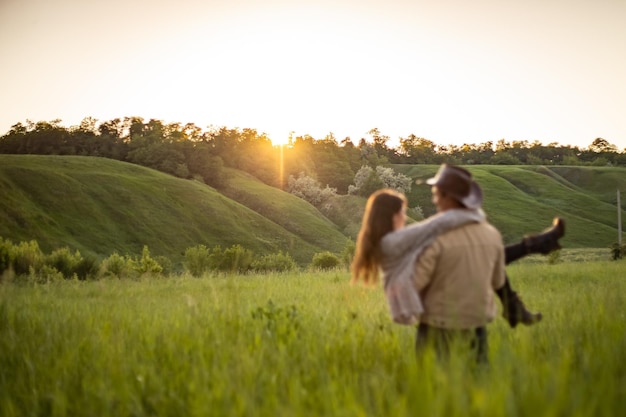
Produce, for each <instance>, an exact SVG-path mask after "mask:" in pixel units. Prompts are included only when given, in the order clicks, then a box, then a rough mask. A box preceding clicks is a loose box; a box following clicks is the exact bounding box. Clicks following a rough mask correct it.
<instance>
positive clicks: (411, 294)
mask: <svg viewBox="0 0 626 417" xmlns="http://www.w3.org/2000/svg"><path fill="white" fill-rule="evenodd" d="M481 197H482V196H481ZM480 202H482V198H481V199H480ZM479 206H480V204H479V205H478V207H479ZM406 209H407V200H406V197H405V196H404V195H403V194H401V193H398V192H396V191H394V190H390V189H384V190H379V191H377V192H375V193H374V194H372V195H371V196H370V198H369V199H368V201H367V205H366V208H365V213H364V215H363V222H362V225H361V230H360V232H359V236H358V238H357V243H356V253H355V257H354V259H353V262H352V281H353V282H356V281H358V280H363V281H364V282H365V283H366V284H374V283H377V282H378V280H379V271H380V270H382V273H383V277H384V286H385V293H386V295H387V299H388V302H389V306H390V309H391V313H392V316H393V319H394V321H396V322H398V323H401V324H414V323H415V322H416V321H417V319H418V317H419V314H420V313H421V312H423V308H422V305H421V302H420V299H419V295H418V294H417V291H416V290H415V288H414V286H413V273H414V269H415V260H416V259H417V256H419V254H420V253H421V251H422V250H423V249H424V248H425V247H426V246H428V244H429V243H430V242H432V241H433V240H434V239H435V238H436V237H437V236H438V235H439V234H441V233H444V232H445V231H447V230H451V229H453V228H455V227H458V226H460V225H462V224H465V223H467V222H476V221H481V220H483V219H484V218H485V214H484V212H483V211H482V210H481V209H480V208H475V207H474V208H468V209H462V210H450V211H448V212H444V213H439V214H436V215H434V216H431V217H429V218H428V219H426V220H423V221H421V222H418V223H414V224H411V225H409V226H407V227H405V223H406ZM564 231H565V228H564V222H563V220H562V219H561V218H555V219H554V222H553V225H552V227H551V228H549V229H547V230H546V231H544V232H542V233H541V234H538V235H534V236H528V237H525V238H523V239H522V241H521V242H519V243H517V244H513V245H508V246H506V248H505V263H506V264H508V263H510V262H513V261H515V260H517V259H519V258H521V257H523V256H526V255H528V254H531V253H541V254H547V253H549V252H551V251H553V250H556V249H560V245H559V243H558V239H559V238H561V237H562V236H563V234H564ZM497 295H498V297H499V298H500V300H501V302H502V305H503V316H504V317H505V318H506V319H507V321H508V322H509V324H510V325H511V327H515V326H516V325H517V324H518V323H523V324H526V325H530V324H533V323H536V322H538V321H540V320H541V318H542V315H541V314H540V313H531V312H529V311H528V310H527V309H526V307H525V306H524V304H523V303H522V301H521V299H520V298H519V297H518V295H517V294H516V293H515V292H514V291H513V290H512V288H511V286H510V284H509V280H508V277H506V281H505V285H504V286H503V287H502V288H500V289H499V290H498V291H497Z"/></svg>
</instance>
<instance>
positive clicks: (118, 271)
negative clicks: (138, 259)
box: [100, 252, 136, 278]
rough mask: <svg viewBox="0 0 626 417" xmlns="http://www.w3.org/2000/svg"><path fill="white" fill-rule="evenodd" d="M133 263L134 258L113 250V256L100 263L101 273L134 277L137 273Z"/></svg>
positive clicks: (106, 275)
mask: <svg viewBox="0 0 626 417" xmlns="http://www.w3.org/2000/svg"><path fill="white" fill-rule="evenodd" d="M133 263H134V262H133V261H132V259H129V258H127V257H126V256H122V255H120V254H118V253H117V252H113V254H112V255H111V256H109V257H108V258H106V259H105V260H103V261H102V264H101V265H100V275H102V276H104V277H111V276H113V277H117V278H129V277H132V276H134V275H136V273H135V268H134V267H133Z"/></svg>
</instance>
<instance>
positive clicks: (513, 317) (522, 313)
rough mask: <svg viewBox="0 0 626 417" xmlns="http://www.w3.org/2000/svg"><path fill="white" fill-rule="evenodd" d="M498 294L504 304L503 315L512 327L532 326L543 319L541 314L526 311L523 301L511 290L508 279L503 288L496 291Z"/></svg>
mask: <svg viewBox="0 0 626 417" xmlns="http://www.w3.org/2000/svg"><path fill="white" fill-rule="evenodd" d="M496 294H498V297H499V298H500V302H502V315H503V316H504V318H505V319H506V320H507V321H508V322H509V325H510V326H511V327H515V326H517V325H518V324H519V323H522V324H525V325H526V326H530V325H531V324H535V323H539V322H540V321H541V319H542V318H543V315H542V314H541V313H532V312H530V311H528V310H527V309H526V306H525V305H524V303H523V302H522V299H521V298H520V297H519V295H517V293H516V292H515V291H513V289H512V288H511V285H510V284H509V280H508V277H507V279H506V280H505V281H504V285H503V286H502V288H499V289H497V290H496Z"/></svg>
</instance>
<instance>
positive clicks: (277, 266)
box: [251, 252, 298, 272]
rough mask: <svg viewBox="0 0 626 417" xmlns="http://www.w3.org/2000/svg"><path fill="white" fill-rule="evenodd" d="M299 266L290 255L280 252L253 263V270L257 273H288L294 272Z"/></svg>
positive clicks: (262, 257) (260, 258) (259, 258)
mask: <svg viewBox="0 0 626 417" xmlns="http://www.w3.org/2000/svg"><path fill="white" fill-rule="evenodd" d="M297 266H298V265H297V264H296V262H295V261H294V260H293V258H292V257H291V256H289V254H287V253H286V254H283V253H282V252H278V253H272V254H269V255H264V256H261V257H258V258H257V259H255V260H254V262H252V265H251V268H252V269H253V270H254V271H256V272H286V271H293V270H294V269H296V268H297Z"/></svg>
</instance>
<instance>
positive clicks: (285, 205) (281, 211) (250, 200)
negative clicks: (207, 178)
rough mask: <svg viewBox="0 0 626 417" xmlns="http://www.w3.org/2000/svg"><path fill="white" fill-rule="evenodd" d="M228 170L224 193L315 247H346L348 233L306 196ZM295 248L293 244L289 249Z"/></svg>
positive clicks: (221, 190)
mask: <svg viewBox="0 0 626 417" xmlns="http://www.w3.org/2000/svg"><path fill="white" fill-rule="evenodd" d="M227 172H228V176H229V179H228V180H227V185H226V186H225V187H224V188H223V189H220V192H222V193H223V194H224V195H225V196H227V197H229V198H231V199H233V200H235V201H237V202H239V203H241V204H243V205H244V206H246V207H248V208H250V209H252V210H254V211H255V212H257V213H259V214H260V215H262V216H263V217H265V218H267V219H268V220H270V221H272V222H274V223H276V224H277V225H279V226H280V227H282V228H284V229H286V230H288V231H289V232H291V233H293V234H294V235H295V236H298V237H299V238H301V239H302V240H304V241H305V242H307V243H309V244H310V245H312V246H314V247H318V248H326V250H329V251H331V252H335V253H338V252H341V250H342V249H343V248H344V247H345V245H346V241H347V239H346V236H345V235H344V234H343V233H342V232H341V231H340V230H339V228H338V227H337V225H335V224H334V223H332V222H331V221H330V220H329V219H328V218H326V217H325V216H323V215H322V214H321V213H320V212H319V210H317V209H316V208H315V207H313V206H312V205H310V204H309V203H307V202H306V201H304V200H303V199H301V198H298V197H296V196H294V195H292V194H289V193H285V192H284V191H281V190H279V189H278V188H274V187H270V186H268V185H266V184H264V183H263V182H261V181H259V180H257V179H256V178H254V177H252V176H251V175H249V174H246V173H245V172H242V171H237V170H227ZM294 243H295V242H294ZM298 244H300V243H298ZM293 249H294V248H293V247H290V248H289V251H290V252H291V251H292V250H293Z"/></svg>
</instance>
